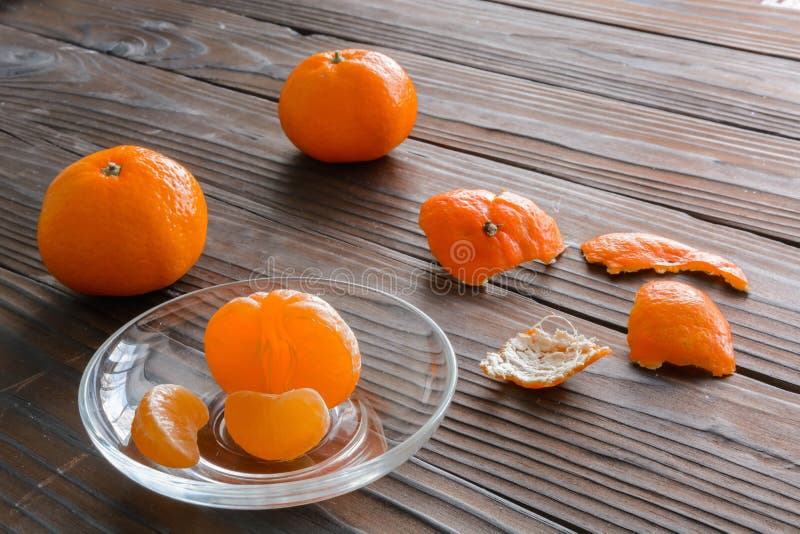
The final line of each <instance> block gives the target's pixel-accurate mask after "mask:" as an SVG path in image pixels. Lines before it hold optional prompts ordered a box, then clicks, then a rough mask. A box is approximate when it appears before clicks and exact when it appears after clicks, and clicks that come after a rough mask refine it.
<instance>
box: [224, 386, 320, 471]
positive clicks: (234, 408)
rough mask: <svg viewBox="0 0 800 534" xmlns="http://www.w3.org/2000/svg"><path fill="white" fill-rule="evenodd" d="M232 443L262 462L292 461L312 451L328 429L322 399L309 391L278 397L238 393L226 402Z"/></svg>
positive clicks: (307, 389) (284, 394)
mask: <svg viewBox="0 0 800 534" xmlns="http://www.w3.org/2000/svg"><path fill="white" fill-rule="evenodd" d="M225 426H226V428H227V429H228V432H229V433H230V435H231V437H232V438H233V441H235V442H236V444H237V445H239V446H240V447H241V448H242V449H244V450H245V451H246V452H248V453H250V454H252V455H253V456H256V457H257V458H261V459H262V460H294V459H295V458H297V457H299V456H302V455H304V454H305V453H307V452H308V451H310V450H311V449H313V448H314V447H315V446H316V445H317V444H318V443H319V442H320V440H322V438H323V437H324V436H325V434H326V433H327V432H328V427H329V426H330V415H329V414H328V407H327V406H326V405H325V400H324V399H323V398H322V396H320V394H319V393H317V392H316V391H314V390H313V389H310V388H303V389H293V390H291V391H287V392H286V393H282V394H280V395H272V394H269V393H259V392H256V391H237V392H235V393H231V394H230V395H228V398H227V400H226V401H225Z"/></svg>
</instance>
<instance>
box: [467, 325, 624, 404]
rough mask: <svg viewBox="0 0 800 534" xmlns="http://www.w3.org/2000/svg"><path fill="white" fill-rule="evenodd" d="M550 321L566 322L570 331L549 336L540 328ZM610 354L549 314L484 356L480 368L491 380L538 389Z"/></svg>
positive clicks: (590, 339) (563, 379) (608, 349)
mask: <svg viewBox="0 0 800 534" xmlns="http://www.w3.org/2000/svg"><path fill="white" fill-rule="evenodd" d="M551 318H558V319H562V320H564V321H566V322H567V323H568V324H569V325H570V326H571V327H572V332H568V331H567V330H564V329H560V328H559V329H556V331H555V332H554V333H552V334H550V333H548V332H546V331H545V330H543V329H542V328H541V325H542V323H543V322H544V321H546V320H547V319H551ZM609 354H611V349H610V348H609V347H601V346H600V345H599V344H598V343H597V340H596V339H595V338H589V337H586V336H584V335H582V334H580V333H578V331H577V330H576V329H575V327H574V326H572V323H570V322H569V321H568V320H566V319H564V318H563V317H560V316H558V315H548V316H547V317H544V318H543V319H542V320H541V321H539V322H538V323H536V325H534V326H533V328H531V329H530V330H528V331H526V332H520V333H519V334H517V335H516V336H514V337H512V338H511V339H509V340H508V341H506V343H505V344H504V345H503V346H502V347H501V348H500V350H499V351H498V352H490V353H487V354H486V358H485V359H484V360H483V361H481V363H480V366H481V369H482V370H483V372H484V373H485V374H486V375H487V376H489V377H491V378H496V379H499V380H510V381H511V382H514V383H515V384H517V385H519V386H522V387H524V388H529V389H539V388H547V387H552V386H556V385H558V384H561V383H562V382H564V381H565V380H566V379H567V378H569V377H570V376H572V375H574V374H576V373H578V372H579V371H581V370H583V369H584V368H586V367H587V366H589V365H591V364H592V363H594V362H596V361H597V360H599V359H600V358H602V357H604V356H608V355H609Z"/></svg>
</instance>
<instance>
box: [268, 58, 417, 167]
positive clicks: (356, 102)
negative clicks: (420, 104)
mask: <svg viewBox="0 0 800 534" xmlns="http://www.w3.org/2000/svg"><path fill="white" fill-rule="evenodd" d="M278 114H279V116H280V120H281V126H282V127H283V131H284V133H286V136H287V137H288V138H289V140H290V141H291V142H292V143H294V145H295V146H296V147H297V148H299V149H300V150H302V151H303V152H305V153H306V154H308V155H309V156H311V157H313V158H316V159H318V160H321V161H327V162H348V161H369V160H373V159H376V158H379V157H381V156H383V155H385V154H388V153H389V152H390V151H391V150H392V149H393V148H394V147H396V146H397V145H399V144H400V143H401V142H402V141H403V140H404V139H405V138H406V137H408V134H409V133H410V132H411V128H413V127H414V121H415V120H416V117H417V93H416V91H415V90H414V85H413V84H412V83H411V79H410V78H409V77H408V74H406V71H404V70H403V68H402V67H401V66H400V65H398V64H397V62H396V61H395V60H393V59H392V58H390V57H388V56H386V55H384V54H381V53H380V52H373V51H370V50H356V49H349V50H337V51H335V52H322V53H320V54H316V55H313V56H311V57H308V58H306V59H305V60H303V61H302V62H301V63H300V64H299V65H297V67H295V69H294V70H293V71H292V72H291V74H289V77H288V78H287V79H286V83H285V84H284V86H283V90H282V91H281V97H280V102H279V103H278Z"/></svg>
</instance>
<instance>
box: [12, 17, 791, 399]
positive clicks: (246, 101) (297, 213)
mask: <svg viewBox="0 0 800 534" xmlns="http://www.w3.org/2000/svg"><path fill="white" fill-rule="evenodd" d="M6 33H9V34H13V35H15V39H18V40H19V42H20V45H19V46H20V47H22V44H23V43H28V44H27V45H26V46H27V48H24V49H25V50H28V52H27V53H28V54H32V55H36V54H39V55H41V56H42V57H44V56H45V55H47V54H48V52H46V50H47V47H54V46H55V43H52V42H48V41H44V40H38V39H36V38H32V37H30V36H29V35H26V34H24V33H20V32H16V31H14V30H7V31H6ZM17 36H18V37H17ZM50 57H51V59H50V61H49V62H47V63H45V62H43V63H42V64H43V65H44V64H46V68H42V69H41V70H40V71H37V72H36V73H34V72H30V73H26V74H25V75H24V76H16V77H12V78H9V79H8V81H7V83H5V84H4V86H3V91H4V92H3V93H2V98H3V100H4V101H5V109H6V110H8V112H9V115H8V116H7V117H6V121H5V122H6V124H7V126H6V127H5V129H7V130H9V131H11V132H12V133H13V134H14V135H17V136H22V137H26V136H27V137H29V138H35V137H37V136H38V137H45V138H51V137H52V138H53V140H54V141H58V140H57V138H56V137H55V136H51V135H50V133H49V131H50V129H49V128H44V129H42V128H43V127H42V126H40V125H39V124H38V122H41V121H40V120H39V119H38V118H37V116H41V115H43V114H45V115H46V117H47V122H48V123H49V124H52V125H54V126H56V127H57V128H58V129H59V130H62V132H63V133H62V135H65V139H63V140H60V141H64V142H67V143H70V142H71V140H70V139H71V138H72V137H75V136H77V137H80V138H81V139H83V142H84V143H85V142H89V143H95V144H97V145H103V144H106V145H107V144H109V143H117V142H135V143H146V144H150V145H152V146H156V147H162V148H165V149H167V150H173V151H175V152H174V153H175V154H177V155H178V157H179V159H180V160H182V161H185V162H186V163H188V164H190V166H191V167H192V168H194V169H196V170H197V169H199V172H198V175H200V176H201V178H204V179H205V181H204V185H205V187H206V189H207V191H208V192H209V193H210V194H212V195H214V196H216V197H217V198H220V199H222V200H224V201H226V202H229V203H231V204H234V205H237V206H240V207H243V208H245V209H247V210H250V211H252V212H253V213H258V214H260V215H263V216H267V217H269V218H270V219H271V220H274V221H280V222H281V223H283V224H289V223H290V221H292V220H293V217H297V219H295V220H297V221H298V222H296V223H294V224H296V225H297V227H298V228H301V229H305V228H312V229H313V230H314V231H317V232H320V233H321V234H322V235H326V236H330V237H335V238H336V239H342V240H347V241H349V242H352V243H354V244H357V245H366V244H371V246H378V245H381V246H383V247H384V248H385V250H387V251H392V250H396V251H397V252H399V253H402V254H408V255H411V256H413V257H416V258H424V259H425V260H429V259H430V254H429V252H428V250H427V245H426V243H425V239H424V237H423V236H422V235H421V232H420V230H419V229H418V227H417V224H416V217H417V211H418V206H419V204H420V203H421V201H422V200H424V199H425V198H427V197H428V196H430V195H432V194H435V193H438V192H440V191H443V190H447V189H451V188H454V187H459V186H466V187H489V188H491V189H497V190H499V189H501V188H509V189H512V190H514V191H517V192H520V193H522V194H525V195H528V196H530V197H531V198H534V199H535V200H537V201H538V202H540V204H541V205H542V206H543V207H544V208H545V209H546V210H548V211H551V212H552V213H554V215H555V216H556V217H557V219H558V220H559V222H560V225H561V229H562V232H563V233H564V235H565V240H566V241H567V243H568V244H569V245H570V248H569V249H568V251H567V252H566V253H565V254H564V255H563V256H562V258H561V259H560V260H559V261H558V262H557V263H556V264H555V265H553V266H551V267H548V268H545V267H543V266H540V265H537V264H530V265H526V266H525V267H523V268H522V269H518V270H516V271H513V272H512V273H510V274H509V275H507V276H505V277H501V278H500V279H499V282H500V283H504V284H505V286H506V287H507V288H509V289H512V290H514V291H517V292H521V293H523V294H527V295H530V296H533V297H534V298H537V299H539V300H540V301H543V302H547V303H549V304H550V305H553V306H555V307H557V308H559V309H565V310H569V311H571V312H573V313H576V314H579V315H581V316H586V317H593V318H594V319H595V320H600V321H602V322H603V323H604V324H608V325H614V327H615V328H618V329H620V330H623V329H624V328H625V325H626V322H627V313H628V310H629V308H630V303H631V301H632V298H633V294H634V293H635V291H636V289H637V288H638V287H639V285H641V283H642V281H643V280H646V279H648V278H649V277H652V273H639V274H634V275H626V276H618V277H610V276H606V275H604V274H602V269H600V268H598V267H597V266H589V265H587V264H586V262H585V261H584V260H583V259H582V258H581V255H580V252H579V251H578V249H577V246H578V245H579V244H580V243H581V242H582V241H583V240H585V239H588V238H590V237H593V236H594V235H595V234H597V233H602V232H607V231H619V230H640V231H651V232H654V233H659V234H664V235H667V236H669V237H673V238H676V239H680V240H683V241H685V242H687V243H689V244H691V245H694V246H697V247H698V248H706V249H709V250H712V251H714V252H718V253H720V254H723V255H725V256H729V257H731V258H732V259H734V260H735V261H737V262H739V263H740V265H741V266H742V267H743V268H744V270H745V272H747V273H748V276H749V277H750V280H751V285H752V287H753V291H752V292H751V294H750V295H749V296H745V295H743V294H740V293H737V292H732V291H730V290H729V289H728V288H727V287H725V286H724V285H723V284H721V283H719V282H718V281H717V280H714V279H709V278H708V277H704V276H702V275H697V274H687V275H680V277H682V278H685V279H687V280H690V281H691V282H692V283H695V284H698V285H699V286H700V287H702V288H704V289H705V290H707V291H708V292H709V294H710V295H711V296H712V298H714V300H715V301H716V302H718V303H719V304H720V306H721V307H722V309H723V311H724V312H725V314H726V316H727V317H728V319H729V320H730V321H731V323H732V325H733V327H734V336H735V343H736V345H737V350H738V351H739V364H740V368H741V370H742V371H744V372H750V373H753V374H756V375H758V376H764V377H771V378H772V379H775V380H777V381H778V382H779V383H782V384H785V385H788V386H790V387H795V388H796V387H797V386H798V383H799V382H800V380H799V379H798V374H797V370H798V369H800V339H798V336H797V330H796V328H795V327H794V326H793V325H794V324H797V323H798V322H800V312H798V309H797V305H796V304H795V303H796V302H797V301H798V298H797V297H796V295H798V293H800V288H799V287H798V282H797V280H798V279H800V276H799V275H798V274H797V273H798V270H800V251H798V250H797V249H795V248H792V247H789V246H786V245H782V244H780V243H776V242H774V241H770V240H767V239H763V238H759V237H756V236H753V235H748V234H745V233H743V232H739V231H736V230H732V229H728V228H725V227H721V226H717V225H713V224H708V223H703V222H700V221H697V220H696V219H693V218H690V217H686V216H684V215H681V214H678V213H675V212H674V211H671V210H667V209H663V208H659V207H656V206H652V205H648V204H644V203H642V202H639V201H636V200H632V199H626V198H622V197H619V196H617V195H613V194H608V193H604V192H601V191H597V190H592V189H588V188H586V187H583V186H579V185H575V184H570V183H567V182H564V181H562V180H558V179H555V178H552V177H548V176H544V175H539V174H536V173H531V172H525V171H520V170H518V169H513V168H509V167H507V166H504V165H500V164H497V163H494V162H490V161H487V160H482V159H478V158H472V157H468V156H464V155H462V154H458V153H454V152H452V151H447V150H443V149H440V148H437V147H433V146H430V145H426V144H421V143H416V142H413V141H409V142H407V143H406V145H404V149H403V150H401V151H398V152H397V153H396V154H395V155H394V156H393V157H390V158H386V159H383V160H380V161H376V162H373V163H369V164H365V165H360V166H336V167H331V166H325V165H321V164H317V163H314V162H310V161H309V160H308V159H307V158H305V157H302V156H300V155H298V153H297V152H296V150H295V149H294V148H293V147H292V146H291V145H290V144H289V143H288V141H287V140H286V139H285V138H284V137H283V135H282V132H281V130H280V126H279V124H278V121H277V118H276V117H275V105H274V104H273V103H271V102H265V101H263V100H260V99H257V98H253V97H249V96H247V95H242V94H237V93H232V92H230V91H225V90H223V89H218V88H214V87H212V86H208V85H206V84H201V83H198V82H193V81H191V80H186V79H182V80H181V79H176V78H174V75H172V74H170V73H166V72H162V71H158V70H155V69H149V68H146V67H141V66H137V65H133V64H130V63H128V62H124V61H120V60H112V59H111V58H108V57H105V56H100V55H97V54H90V53H85V52H81V51H80V50H77V49H75V50H60V51H59V55H58V56H57V58H58V59H57V60H56V59H55V58H56V56H50ZM132 71H135V72H136V79H137V86H134V87H128V88H124V87H120V86H119V85H118V84H116V83H113V82H109V83H108V85H107V86H106V89H103V87H104V83H103V82H102V81H101V79H100V78H97V79H93V78H92V76H93V75H92V74H91V73H98V74H96V76H98V77H101V78H103V79H106V80H113V79H115V78H117V79H119V78H121V77H128V76H130V72H132ZM78 73H81V74H80V75H78ZM99 73H102V75H100V74H99ZM41 76H46V77H47V79H48V89H47V91H46V92H44V93H43V92H41V91H40V90H38V88H39V87H41V84H40V83H38V82H37V81H36V79H37V78H38V77H41ZM81 77H83V78H81ZM81 79H85V80H86V81H85V82H82V81H80V80H81ZM26 80H27V81H26ZM83 83H85V87H86V88H87V90H88V88H89V87H91V92H92V94H91V95H88V94H86V91H85V90H83V89H81V87H82V84H83ZM164 87H169V90H168V92H167V91H165V90H164V89H162V88H164ZM103 91H105V92H103ZM162 91H163V92H162ZM53 94H57V95H58V97H57V98H54V97H53ZM102 95H107V96H102ZM253 109H259V110H260V114H259V116H258V117H254V116H253V113H252V111H251V110H253ZM165 110H169V111H165ZM76 111H78V112H77V113H76ZM123 116H124V117H126V119H125V120H121V119H120V117H123ZM229 125H235V126H229ZM23 132H24V133H23ZM66 132H69V135H66ZM265 146H269V148H270V150H269V152H265V151H264V147H265ZM21 157H26V158H28V159H29V160H35V158H36V157H37V156H35V155H33V154H28V155H21ZM422 176H424V177H425V178H424V180H421V179H419V178H417V177H422ZM336 178H338V179H339V180H340V181H334V179H336ZM9 185H10V187H11V188H12V191H16V193H11V194H12V198H13V195H14V194H25V189H26V187H28V186H26V185H23V184H22V183H21V182H19V181H18V180H11V181H10V184H9ZM608 214H613V216H612V217H609V215H608ZM759 324H769V325H770V328H768V329H766V328H763V329H761V328H758V326H757V325H759ZM760 330H763V331H760Z"/></svg>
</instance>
